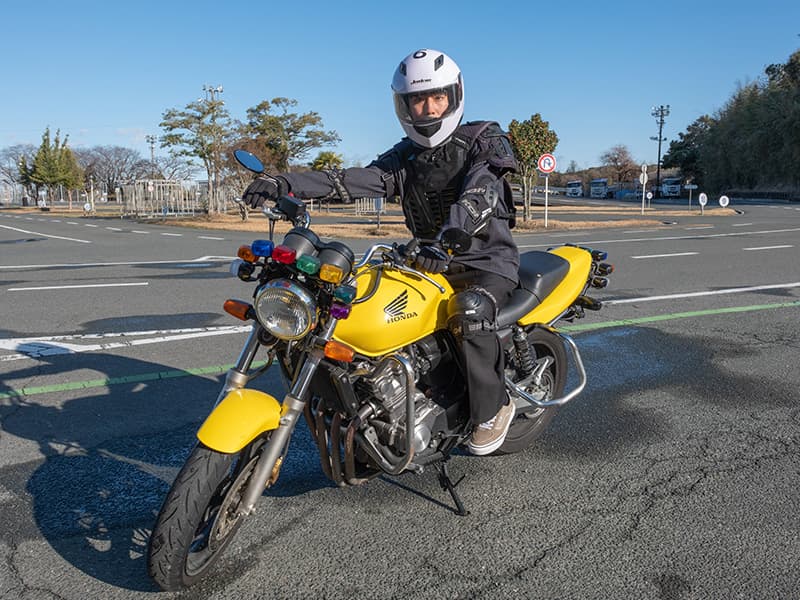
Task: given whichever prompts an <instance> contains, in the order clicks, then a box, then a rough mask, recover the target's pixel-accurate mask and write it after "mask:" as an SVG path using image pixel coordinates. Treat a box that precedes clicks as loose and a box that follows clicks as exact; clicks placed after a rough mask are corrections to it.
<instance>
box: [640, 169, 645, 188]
mask: <svg viewBox="0 0 800 600" xmlns="http://www.w3.org/2000/svg"><path fill="white" fill-rule="evenodd" d="M639 183H641V184H642V185H644V184H645V183H647V173H645V172H644V171H642V173H641V175H639Z"/></svg>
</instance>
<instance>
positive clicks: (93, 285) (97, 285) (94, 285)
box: [8, 281, 150, 292]
mask: <svg viewBox="0 0 800 600" xmlns="http://www.w3.org/2000/svg"><path fill="white" fill-rule="evenodd" d="M134 285H150V284H149V283H148V282H147V281H143V282H141V283H88V284H84V285H45V286H42V287H23V288H8V291H9V292H30V291H34V290H35V291H39V290H74V289H83V288H101V287H130V286H134Z"/></svg>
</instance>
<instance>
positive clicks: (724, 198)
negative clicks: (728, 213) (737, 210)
mask: <svg viewBox="0 0 800 600" xmlns="http://www.w3.org/2000/svg"><path fill="white" fill-rule="evenodd" d="M729 202H730V198H728V197H727V196H720V197H719V205H720V206H721V207H722V208H725V207H726V206H728V203H729Z"/></svg>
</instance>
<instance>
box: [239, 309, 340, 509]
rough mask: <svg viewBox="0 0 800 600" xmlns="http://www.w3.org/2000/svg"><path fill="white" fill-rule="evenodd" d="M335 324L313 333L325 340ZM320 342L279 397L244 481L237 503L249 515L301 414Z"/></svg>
mask: <svg viewBox="0 0 800 600" xmlns="http://www.w3.org/2000/svg"><path fill="white" fill-rule="evenodd" d="M335 327H336V319H331V320H330V321H329V322H328V323H327V324H326V326H325V329H324V330H323V331H322V333H321V334H320V335H319V336H317V341H322V342H324V341H327V340H329V339H330V338H331V336H332V335H333V330H334V328H335ZM323 346H324V344H322V345H320V344H316V345H315V346H314V348H313V349H312V350H311V351H309V353H308V354H307V355H306V358H305V360H304V361H303V366H302V368H301V369H300V373H299V374H298V376H297V377H296V378H295V380H294V382H293V383H292V388H291V389H290V390H289V393H288V394H286V397H284V399H283V404H282V405H281V420H280V425H278V428H277V429H275V430H273V431H272V434H271V435H270V438H269V441H268V442H267V444H266V446H265V447H264V451H263V454H262V455H261V458H259V459H258V464H256V466H255V469H254V470H253V474H252V475H251V476H250V483H248V484H247V490H245V493H244V495H243V497H242V503H241V505H240V508H239V510H240V512H241V513H242V514H245V515H249V514H250V513H252V512H253V509H254V508H255V505H256V502H258V498H259V497H260V496H261V493H262V492H263V491H264V488H265V487H266V485H267V481H268V480H269V478H270V477H271V476H272V471H273V468H274V467H275V463H276V462H277V461H278V459H279V458H280V457H281V456H282V455H283V453H284V450H285V448H286V446H287V444H288V443H289V438H290V437H291V435H292V431H294V427H295V425H297V420H298V419H299V418H300V415H301V414H303V409H304V408H305V406H306V401H305V400H304V398H305V396H306V394H307V393H308V388H309V387H310V386H311V379H312V377H313V376H314V373H315V372H316V370H317V367H318V366H319V363H320V362H321V361H322V359H323V358H324V357H325V350H324V348H323Z"/></svg>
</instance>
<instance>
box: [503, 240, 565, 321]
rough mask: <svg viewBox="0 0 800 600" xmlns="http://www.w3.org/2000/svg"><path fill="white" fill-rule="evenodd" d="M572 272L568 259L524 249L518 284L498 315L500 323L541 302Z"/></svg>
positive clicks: (516, 316) (518, 317)
mask: <svg viewBox="0 0 800 600" xmlns="http://www.w3.org/2000/svg"><path fill="white" fill-rule="evenodd" d="M567 273H569V261H568V260H567V259H565V258H562V257H561V256H558V255H557V254H552V253H550V252H540V251H533V252H525V253H524V254H521V255H520V257H519V285H518V286H517V288H516V289H515V290H514V291H513V292H512V293H511V300H510V301H509V303H508V304H506V305H505V306H504V307H503V308H501V309H500V312H499V313H498V315H497V326H498V327H506V326H508V325H511V324H512V323H514V322H516V321H518V320H519V319H521V318H522V317H523V316H524V315H526V314H528V313H529V312H530V311H531V310H533V309H534V307H536V306H537V305H538V304H540V303H541V302H542V300H544V299H545V298H546V297H547V296H548V295H549V294H550V293H551V292H552V291H553V290H554V289H556V287H557V286H558V284H559V283H561V281H562V280H563V279H564V277H566V276H567Z"/></svg>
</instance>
